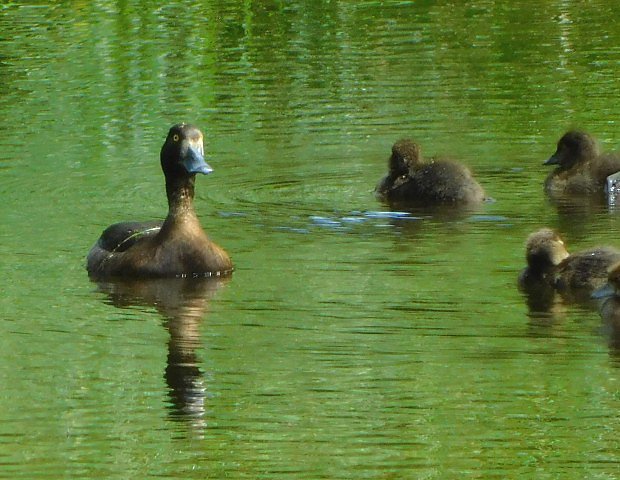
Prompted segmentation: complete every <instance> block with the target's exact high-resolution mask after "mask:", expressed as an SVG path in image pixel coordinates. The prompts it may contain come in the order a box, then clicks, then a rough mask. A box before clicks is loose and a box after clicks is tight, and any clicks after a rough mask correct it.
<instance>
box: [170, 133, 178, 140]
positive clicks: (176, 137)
mask: <svg viewBox="0 0 620 480" xmlns="http://www.w3.org/2000/svg"><path fill="white" fill-rule="evenodd" d="M172 141H173V142H178V141H179V135H177V134H176V133H175V134H174V135H173V136H172Z"/></svg>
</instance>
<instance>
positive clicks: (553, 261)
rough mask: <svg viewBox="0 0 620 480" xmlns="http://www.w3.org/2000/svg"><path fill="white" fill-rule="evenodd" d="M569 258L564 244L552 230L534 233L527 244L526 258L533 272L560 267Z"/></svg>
mask: <svg viewBox="0 0 620 480" xmlns="http://www.w3.org/2000/svg"><path fill="white" fill-rule="evenodd" d="M568 256H569V254H568V251H567V250H566V247H565V246H564V242H563V241H562V239H561V238H560V236H559V235H558V234H557V233H555V232H554V231H553V230H551V229H550V228H543V229H541V230H538V231H537V232H534V233H532V234H531V235H530V236H529V237H528V239H527V242H526V243H525V258H526V260H527V265H528V267H530V268H531V269H532V270H536V271H544V270H547V269H549V268H552V267H554V266H556V265H559V263H560V262H561V261H562V260H564V259H565V258H566V257H568Z"/></svg>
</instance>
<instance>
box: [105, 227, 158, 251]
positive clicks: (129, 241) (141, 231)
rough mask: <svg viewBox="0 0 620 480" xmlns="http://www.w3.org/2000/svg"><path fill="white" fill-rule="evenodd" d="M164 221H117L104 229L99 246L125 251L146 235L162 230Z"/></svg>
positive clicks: (152, 234) (107, 249)
mask: <svg viewBox="0 0 620 480" xmlns="http://www.w3.org/2000/svg"><path fill="white" fill-rule="evenodd" d="M162 223H163V222H162V221H152V222H119V223H115V224H114V225H110V226H109V227H108V228H106V229H105V230H104V231H103V233H102V234H101V237H99V240H98V241H97V246H99V247H100V248H101V249H103V250H106V251H108V252H124V251H125V250H127V249H128V248H130V247H132V246H133V245H135V243H136V242H138V241H140V240H142V239H144V238H145V237H150V236H154V235H156V234H157V233H158V232H159V231H160V230H161V226H162Z"/></svg>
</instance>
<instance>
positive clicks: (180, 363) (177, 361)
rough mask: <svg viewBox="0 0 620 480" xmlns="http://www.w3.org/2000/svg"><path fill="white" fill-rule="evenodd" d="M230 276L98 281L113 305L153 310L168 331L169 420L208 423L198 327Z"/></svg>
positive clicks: (166, 374)
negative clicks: (199, 355) (211, 302)
mask: <svg viewBox="0 0 620 480" xmlns="http://www.w3.org/2000/svg"><path fill="white" fill-rule="evenodd" d="M228 281H229V278H198V279H197V278H173V279H157V280H117V281H106V282H97V285H98V287H99V290H100V291H102V292H105V293H106V294H107V296H108V300H109V303H110V304H112V305H114V306H115V307H118V308H127V307H132V306H138V307H155V308H156V309H157V311H158V312H159V313H160V314H161V315H162V317H163V318H164V326H165V327H166V328H167V329H168V332H169V333H170V339H169V341H168V357H167V362H166V368H165V372H164V378H165V380H166V384H167V386H168V389H169V390H168V391H169V396H170V416H171V417H172V418H173V419H182V420H188V421H190V423H191V425H192V426H194V427H196V428H197V429H202V428H203V427H204V426H206V421H205V419H204V414H205V399H206V396H207V390H206V386H205V379H204V372H203V371H202V370H201V369H200V366H199V364H200V362H199V359H198V355H197V350H199V348H200V346H201V339H200V324H201V322H202V320H203V319H204V316H205V314H206V311H207V308H208V305H209V301H210V300H211V299H212V298H213V296H214V295H215V293H216V292H217V291H218V290H219V289H220V288H222V287H223V286H224V285H225V284H226V283H227V282H228Z"/></svg>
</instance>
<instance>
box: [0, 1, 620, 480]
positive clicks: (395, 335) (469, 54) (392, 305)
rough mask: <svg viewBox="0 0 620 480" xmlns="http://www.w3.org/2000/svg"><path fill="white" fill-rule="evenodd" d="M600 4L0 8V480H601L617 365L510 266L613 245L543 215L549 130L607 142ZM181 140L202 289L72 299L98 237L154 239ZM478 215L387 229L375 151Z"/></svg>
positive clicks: (562, 215)
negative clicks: (136, 227)
mask: <svg viewBox="0 0 620 480" xmlns="http://www.w3.org/2000/svg"><path fill="white" fill-rule="evenodd" d="M619 9H620V7H619V6H618V5H616V3H615V2H610V1H594V2H589V3H587V4H584V3H574V2H566V1H549V2H542V3H541V2H537V3H535V4H534V3H532V2H517V3H514V2H513V3H510V4H508V3H501V2H489V1H474V2H467V5H455V4H446V5H442V4H437V3H436V2H396V1H386V2H374V1H362V2H342V1H332V2H323V3H322V4H315V3H312V2H298V3H295V4H286V3H282V2H232V1H224V2H202V3H200V4H194V5H185V6H183V7H181V6H179V5H172V4H171V5H166V6H154V5H152V4H151V3H149V2H141V1H137V0H136V1H125V2H106V1H99V2H90V3H88V2H86V3H84V2H65V3H63V4H55V3H52V4H48V3H46V2H33V3H31V4H29V3H24V2H16V3H10V4H7V5H4V6H2V7H0V25H1V30H0V31H1V32H2V34H1V35H0V192H1V193H2V197H3V201H2V202H1V204H0V215H1V218H2V224H3V227H2V229H0V255H1V256H2V258H3V261H2V262H1V263H0V273H1V274H2V278H3V279H4V281H3V287H2V296H1V297H0V298H1V300H0V308H1V314H2V315H1V317H0V352H1V353H0V377H1V378H2V384H3V390H2V392H3V393H2V395H0V412H1V413H0V476H6V477H7V478H28V479H32V478H54V479H56V478H147V477H162V478H226V477H230V478H437V479H439V478H441V479H444V478H463V477H469V478H472V477H473V478H513V477H517V476H518V477H519V478H543V479H544V478H575V479H583V478H601V479H602V478H614V477H615V476H616V475H617V471H618V464H619V463H620V455H619V454H618V451H620V448H619V447H620V444H619V441H618V438H619V436H618V433H619V431H620V420H619V417H618V415H617V412H618V409H619V407H620V383H619V382H620V376H619V370H618V366H619V361H618V358H619V356H618V350H617V345H618V342H617V341H615V339H614V338H613V336H611V335H610V334H609V331H608V330H606V329H605V328H603V324H602V322H601V319H600V317H599V315H598V313H597V311H596V308H595V306H593V305H590V304H585V305H575V304H569V303H563V302H561V301H555V302H553V303H552V304H551V305H547V307H546V308H545V311H538V310H536V309H534V310H532V308H530V307H528V302H527V299H526V298H524V296H523V295H522V294H521V293H520V292H519V291H518V290H517V289H516V286H515V284H516V276H517V274H518V271H519V270H520V269H521V268H522V266H523V262H524V261H523V242H524V240H525V238H526V236H527V235H528V234H529V233H530V232H531V231H533V230H534V229H537V228H539V227H541V226H544V225H546V226H550V227H553V228H556V229H558V230H559V231H560V232H561V233H562V235H563V236H564V238H565V240H566V241H567V244H568V247H569V249H571V250H573V251H574V250H579V249H581V248H587V247H590V246H593V245H595V244H615V245H620V244H619V243H618V241H617V234H616V232H617V231H618V228H619V227H620V225H619V223H620V217H619V216H618V211H617V210H616V209H614V208H608V207H606V206H605V205H601V204H597V203H594V204H587V205H577V206H575V205H555V204H552V203H551V202H549V201H548V200H546V199H545V198H544V195H543V193H542V182H543V179H544V177H545V175H546V174H547V170H545V168H546V167H543V166H542V165H541V164H542V162H543V161H544V160H545V159H546V158H548V156H549V155H550V154H551V153H553V151H554V149H555V143H556V142H557V139H558V138H559V137H560V136H561V134H562V133H563V132H564V131H565V130H566V129H568V128H570V127H574V126H579V127H582V128H585V129H587V130H589V131H591V132H592V133H593V134H594V135H595V136H596V137H597V138H599V139H600V141H601V144H602V146H603V148H604V149H609V150H611V149H614V148H616V147H618V146H620V129H619V127H618V125H617V121H616V116H617V103H618V102H617V100H618V91H620V89H619V88H618V87H619V84H618V80H617V78H618V73H619V72H618V65H620V50H618V47H617V45H619V44H620V32H619V31H618V29H617V28H616V24H615V22H614V20H613V19H615V18H618V16H619V14H620V12H619V11H618V10H619ZM179 121H190V122H192V123H195V124H196V125H198V126H199V127H200V128H201V129H202V130H203V131H204V133H205V138H206V144H205V149H206V151H207V152H208V157H209V158H208V161H209V163H210V164H211V165H212V166H213V167H214V168H215V172H214V173H213V174H212V175H210V176H208V177H201V178H199V179H198V180H197V198H196V209H197V212H198V215H199V217H200V219H201V221H202V223H203V226H204V227H205V229H206V230H207V231H208V232H209V233H210V235H211V236H212V237H213V238H214V239H215V240H216V241H217V242H218V243H219V244H221V245H222V246H224V247H225V248H226V249H227V250H228V252H230V254H231V255H232V257H233V259H234V262H235V265H236V271H235V273H234V275H233V276H232V278H230V279H228V280H226V281H222V280H214V281H206V282H200V283H196V282H188V281H187V280H167V281H156V282H123V283H118V282H116V283H114V282H113V283H103V284H95V283H92V282H90V281H89V280H88V278H87V275H86V272H85V270H84V257H85V255H86V252H87V251H88V249H89V248H90V246H91V245H92V243H93V242H94V241H95V240H96V238H97V237H98V235H99V234H100V232H101V231H102V229H103V228H105V227H106V226H107V225H109V224H110V223H113V222H116V221H120V220H125V219H136V220H141V219H144V220H149V219H157V218H161V217H162V216H163V215H165V211H166V205H165V196H164V190H163V180H162V176H161V172H160V168H159V162H158V154H159V148H160V147H161V144H162V143H163V140H164V138H165V135H166V132H167V129H168V128H169V126H170V125H172V124H174V123H177V122H179ZM403 136H411V137H413V138H415V139H416V140H417V141H419V142H420V143H421V145H422V149H423V152H424V153H425V154H427V155H428V156H432V155H435V154H438V155H448V156H451V157H453V158H457V159H459V160H461V161H463V162H464V163H466V164H468V165H469V166H471V167H472V169H473V170H474V171H475V172H476V175H477V177H478V179H479V180H480V182H481V183H482V184H483V185H484V187H485V189H486V191H487V193H488V195H489V196H490V197H492V198H493V201H492V202H489V203H486V204H485V205H483V206H482V207H481V208H480V209H479V210H476V211H470V212H450V211H448V212H446V211H428V210H413V211H410V212H391V211H390V208H389V207H388V206H386V205H382V204H381V203H379V202H377V200H376V199H375V198H374V196H373V194H372V190H373V188H374V185H375V183H376V182H377V181H378V180H379V178H380V177H381V176H382V175H383V174H384V173H385V169H386V160H387V157H388V155H389V151H390V147H391V145H392V143H393V142H394V141H395V140H396V139H398V138H400V137H403Z"/></svg>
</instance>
